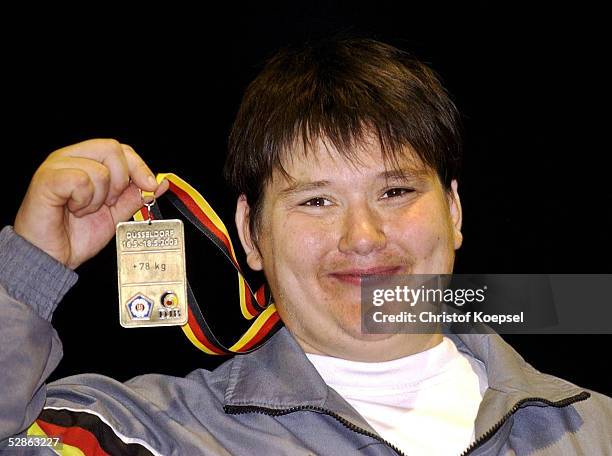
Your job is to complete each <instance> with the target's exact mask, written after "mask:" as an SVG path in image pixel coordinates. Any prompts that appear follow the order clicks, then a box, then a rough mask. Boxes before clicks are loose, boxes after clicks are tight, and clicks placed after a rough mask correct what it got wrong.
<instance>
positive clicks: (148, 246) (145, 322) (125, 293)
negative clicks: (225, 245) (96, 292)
mask: <svg viewBox="0 0 612 456" xmlns="http://www.w3.org/2000/svg"><path fill="white" fill-rule="evenodd" d="M153 204H155V199H153V200H152V201H151V202H149V203H147V202H145V206H146V207H147V209H149V210H150V208H151V206H152V205H153ZM116 241H117V280H118V288H119V316H120V317H119V319H120V323H121V326H123V327H125V328H135V327H143V326H175V325H184V324H185V323H187V277H186V272H185V269H186V268H185V234H184V229H183V222H182V221H181V220H177V219H173V220H151V217H150V216H149V219H148V220H145V221H140V222H122V223H119V224H118V225H117V228H116Z"/></svg>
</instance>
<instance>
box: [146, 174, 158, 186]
mask: <svg viewBox="0 0 612 456" xmlns="http://www.w3.org/2000/svg"><path fill="white" fill-rule="evenodd" d="M147 180H148V181H149V184H151V185H155V186H157V180H156V179H155V176H153V174H150V175H149V177H148V178H147Z"/></svg>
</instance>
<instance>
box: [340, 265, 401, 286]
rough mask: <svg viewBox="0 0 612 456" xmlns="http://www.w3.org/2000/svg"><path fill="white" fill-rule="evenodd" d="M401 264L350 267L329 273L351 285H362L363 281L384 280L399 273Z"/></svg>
mask: <svg viewBox="0 0 612 456" xmlns="http://www.w3.org/2000/svg"><path fill="white" fill-rule="evenodd" d="M400 270H401V267H400V266H376V267H372V268H364V269H348V270H343V271H336V272H333V273H331V274H329V275H330V276H331V277H332V278H334V279H336V280H338V281H340V282H343V283H347V284H350V285H361V284H362V282H365V281H367V282H368V283H370V282H371V281H378V280H384V279H385V278H386V277H388V276H392V275H397V274H398V273H399V272H400Z"/></svg>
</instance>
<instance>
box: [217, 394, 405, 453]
mask: <svg viewBox="0 0 612 456" xmlns="http://www.w3.org/2000/svg"><path fill="white" fill-rule="evenodd" d="M223 409H224V410H225V413H229V414H232V415H241V414H244V413H253V412H255V413H263V414H264V415H270V416H280V415H287V414H288V413H293V412H299V411H303V410H308V411H311V412H317V413H324V414H325V415H328V416H331V417H332V418H334V419H336V420H337V421H338V422H340V424H342V425H343V426H344V427H346V428H348V429H350V430H351V431H353V432H357V433H358V434H363V435H366V436H368V437H372V438H373V439H376V440H378V441H379V442H380V443H383V444H385V445H387V446H388V447H390V448H391V449H392V450H393V451H395V452H396V453H397V454H398V455H399V456H406V454H405V453H402V452H401V451H400V449H399V448H397V447H396V446H395V445H393V444H392V443H391V442H388V441H387V440H385V439H383V438H382V437H380V436H379V435H376V434H374V433H372V432H370V431H368V430H366V429H363V428H360V427H359V426H355V425H354V424H353V423H351V422H350V421H348V420H346V419H344V418H342V417H341V416H340V415H338V414H336V413H334V412H332V411H331V410H327V409H324V408H323V407H316V406H314V405H313V406H310V405H300V406H297V407H291V408H288V409H283V410H276V409H269V408H266V407H256V406H252V405H248V406H236V405H224V406H223Z"/></svg>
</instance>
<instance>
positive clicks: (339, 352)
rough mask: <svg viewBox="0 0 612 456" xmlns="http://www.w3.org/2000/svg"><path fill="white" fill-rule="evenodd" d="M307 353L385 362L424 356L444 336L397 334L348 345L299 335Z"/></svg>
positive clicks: (353, 341)
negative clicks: (314, 339)
mask: <svg viewBox="0 0 612 456" xmlns="http://www.w3.org/2000/svg"><path fill="white" fill-rule="evenodd" d="M293 336H294V337H295V339H296V340H297V342H298V344H299V345H300V346H301V347H302V349H303V350H304V352H306V353H312V354H315V355H325V356H333V357H335V358H342V359H346V360H349V361H360V362H369V363H376V362H383V361H391V360H393V359H398V358H403V357H405V356H410V355H414V354H416V353H421V352H423V351H425V350H428V349H430V348H432V347H435V346H436V345H438V344H439V343H440V342H442V334H440V333H435V334H393V335H389V336H388V337H386V338H384V339H378V340H367V339H365V340H364V339H353V340H351V341H349V342H348V343H338V340H335V341H334V340H329V341H327V342H329V343H321V342H319V341H318V340H317V341H309V340H308V339H306V338H303V337H301V336H300V335H298V334H293Z"/></svg>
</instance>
